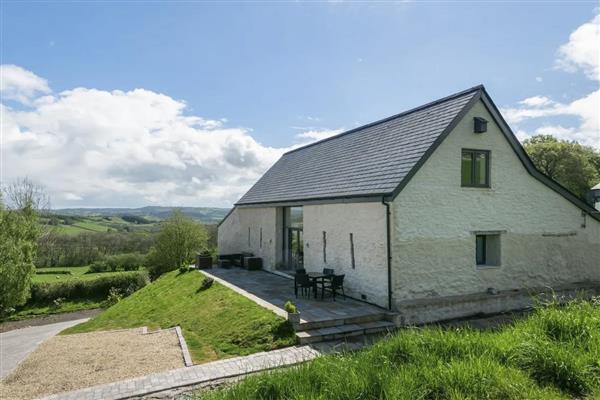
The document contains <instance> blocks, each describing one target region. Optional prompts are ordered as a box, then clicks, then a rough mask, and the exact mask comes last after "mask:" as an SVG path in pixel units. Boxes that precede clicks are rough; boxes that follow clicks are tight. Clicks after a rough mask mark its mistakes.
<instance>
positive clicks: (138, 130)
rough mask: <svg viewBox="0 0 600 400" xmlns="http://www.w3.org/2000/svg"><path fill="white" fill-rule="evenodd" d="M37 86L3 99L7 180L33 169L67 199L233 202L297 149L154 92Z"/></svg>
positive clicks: (56, 198)
mask: <svg viewBox="0 0 600 400" xmlns="http://www.w3.org/2000/svg"><path fill="white" fill-rule="evenodd" d="M17 68H18V67H17ZM31 81H32V82H45V80H43V79H42V78H39V77H37V76H35V75H34V76H33V77H32V79H31ZM22 87H23V85H21V88H22ZM29 87H30V88H33V87H34V86H33V85H29ZM41 89H43V90H41ZM46 89H47V86H43V85H42V86H37V92H38V93H47V92H48V90H46ZM35 93H36V91H35V90H33V89H32V90H30V91H29V94H27V96H26V99H27V100H28V101H29V102H30V106H31V107H28V108H26V109H15V108H13V107H11V106H9V105H7V104H3V105H1V106H0V112H1V114H2V125H1V127H0V128H1V129H2V146H1V147H2V163H3V174H4V176H3V177H2V179H3V180H6V181H10V180H11V179H14V178H15V177H17V176H29V177H31V178H32V179H34V180H35V181H37V182H40V183H43V184H44V185H45V186H46V187H47V188H48V189H49V192H50V195H51V197H52V199H53V205H55V206H59V207H60V206H68V205H69V204H72V202H78V203H77V204H80V203H83V204H85V205H89V206H98V205H107V206H131V205H142V204H148V203H154V204H165V205H213V206H227V205H230V204H232V203H233V202H235V201H236V200H237V199H238V198H239V197H240V196H241V195H242V194H243V193H244V192H245V191H246V190H247V189H248V188H249V187H250V186H251V185H252V184H253V183H254V182H255V181H256V179H258V178H259V177H260V176H261V174H262V173H263V172H264V171H265V170H266V169H267V168H268V167H269V166H270V165H272V163H273V162H275V161H276V159H277V158H278V157H279V156H280V155H281V154H282V153H283V152H284V151H286V150H288V149H287V148H272V147H268V146H264V145H262V144H260V143H258V142H257V141H256V140H255V139H254V138H253V137H252V136H251V135H250V133H249V130H248V129H244V128H230V127H227V126H225V121H223V120H211V119H205V118H201V117H198V116H192V115H186V113H185V111H186V104H185V103H184V102H183V101H179V100H175V99H173V98H171V97H169V96H166V95H164V94H160V93H155V92H152V91H149V90H144V89H135V90H131V91H128V92H124V91H119V90H115V91H104V90H97V89H88V88H75V89H72V90H67V91H64V92H61V93H50V94H47V95H44V96H42V97H38V98H35V97H33V96H34V95H35ZM30 94H31V95H30ZM307 138H308V136H307Z"/></svg>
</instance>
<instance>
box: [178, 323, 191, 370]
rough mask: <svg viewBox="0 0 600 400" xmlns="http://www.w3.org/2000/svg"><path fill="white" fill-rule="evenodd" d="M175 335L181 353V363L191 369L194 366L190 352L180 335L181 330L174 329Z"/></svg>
mask: <svg viewBox="0 0 600 400" xmlns="http://www.w3.org/2000/svg"><path fill="white" fill-rule="evenodd" d="M175 333H176V334H177V339H179V346H180V347H181V352H182V353H183V363H184V364H185V366H186V367H191V366H192V365H194V363H193V362H192V357H191V356H190V351H189V350H188V347H187V343H186V342H185V338H184V337H183V334H182V333H181V328H180V327H179V325H178V326H176V327H175Z"/></svg>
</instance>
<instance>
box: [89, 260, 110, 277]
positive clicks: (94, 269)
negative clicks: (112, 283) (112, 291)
mask: <svg viewBox="0 0 600 400" xmlns="http://www.w3.org/2000/svg"><path fill="white" fill-rule="evenodd" d="M107 271H108V264H106V261H104V260H98V261H94V262H93V263H92V264H91V265H90V268H89V269H88V272H86V274H88V273H89V274H92V273H98V272H107Z"/></svg>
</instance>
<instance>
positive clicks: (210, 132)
mask: <svg viewBox="0 0 600 400" xmlns="http://www.w3.org/2000/svg"><path fill="white" fill-rule="evenodd" d="M0 8H1V9H0V13H1V15H0V18H1V20H0V22H1V23H0V34H1V38H0V39H1V40H0V58H1V59H0V64H1V70H0V93H1V105H0V119H1V121H0V130H1V131H0V145H1V149H0V180H1V181H2V183H3V184H6V183H9V182H11V181H12V180H14V179H16V178H18V177H25V176H27V177H29V178H30V179H31V180H33V181H35V182H37V183H39V184H42V185H44V186H45V188H46V190H47V191H48V193H49V195H50V197H51V201H52V206H53V207H56V208H62V207H140V206H145V205H165V206H213V207H229V206H231V205H232V204H233V203H235V201H236V200H237V199H238V198H239V197H241V195H243V194H244V193H245V192H246V191H247V190H248V189H249V187H250V186H251V185H252V184H253V183H254V182H255V181H256V180H257V179H258V178H259V177H260V176H261V175H262V173H264V172H265V171H266V170H267V169H268V168H269V167H270V166H271V165H272V164H273V163H274V162H275V161H276V160H277V159H278V158H279V157H280V156H281V154H283V153H284V152H285V151H287V150H289V149H292V148H294V147H297V146H300V145H303V144H307V143H310V142H311V141H314V140H318V139H322V138H325V137H328V136H331V135H334V134H337V133H340V132H342V131H344V130H348V129H351V128H354V127H356V126H360V125H362V124H366V123H369V122H372V121H375V120H378V119H381V118H384V117H387V116H390V115H393V114H397V113H399V112H401V111H404V110H407V109H410V108H412V107H415V106H418V105H420V104H423V103H426V102H429V101H432V100H435V99H437V98H441V97H444V96H447V95H449V94H452V93H455V92H458V91H461V90H463V89H467V88H470V87H472V86H475V85H478V84H484V85H485V87H486V89H487V90H488V92H489V93H490V95H491V96H492V98H493V99H494V101H495V102H496V104H497V105H498V106H499V107H500V108H501V111H502V113H503V115H504V117H505V118H506V119H507V121H508V122H509V124H510V126H511V128H512V129H513V131H514V132H515V133H516V135H517V136H518V137H519V139H521V140H524V139H526V138H528V137H531V136H532V135H535V134H553V135H555V136H557V137H560V138H562V139H569V140H577V141H578V142H580V143H582V144H586V145H590V146H594V147H596V148H599V149H600V122H599V119H600V88H599V84H600V8H598V2H597V1H590V2H573V1H569V2H419V1H405V2H370V3H368V2H345V1H335V2H301V1H298V2H261V1H255V2H195V1H185V2H184V1H172V2H164V1H152V2H142V1H136V2H132V1H129V2H126V1H123V2H114V1H93V2H92V1H88V2H86V1H78V2H58V1H46V2H31V1H18V2H17V1H7V0H3V1H2V2H0Z"/></svg>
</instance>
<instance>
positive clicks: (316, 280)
mask: <svg viewBox="0 0 600 400" xmlns="http://www.w3.org/2000/svg"><path fill="white" fill-rule="evenodd" d="M306 275H308V277H309V278H310V280H311V281H312V282H313V284H314V285H315V286H314V287H315V299H316V298H317V290H318V286H319V285H321V287H323V285H324V284H325V281H327V280H329V279H331V277H332V276H333V275H330V274H324V273H322V272H309V273H307V274H306ZM322 298H323V294H321V299H322Z"/></svg>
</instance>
